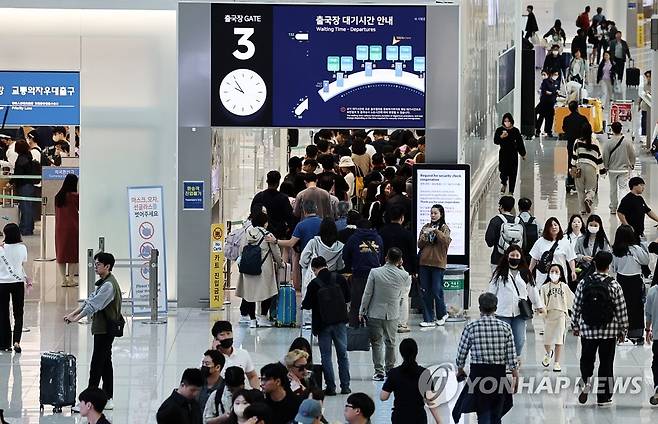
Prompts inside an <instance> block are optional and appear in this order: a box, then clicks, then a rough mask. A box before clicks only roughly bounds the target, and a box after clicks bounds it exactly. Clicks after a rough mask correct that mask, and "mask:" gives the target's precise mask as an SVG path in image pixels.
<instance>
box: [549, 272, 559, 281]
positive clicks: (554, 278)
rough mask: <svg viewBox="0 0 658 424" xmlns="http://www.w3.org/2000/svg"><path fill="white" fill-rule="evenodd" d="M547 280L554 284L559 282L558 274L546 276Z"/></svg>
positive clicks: (553, 273) (552, 273)
mask: <svg viewBox="0 0 658 424" xmlns="http://www.w3.org/2000/svg"><path fill="white" fill-rule="evenodd" d="M548 278H550V279H551V281H552V282H554V283H555V282H558V281H560V273H558V272H551V273H550V274H548Z"/></svg>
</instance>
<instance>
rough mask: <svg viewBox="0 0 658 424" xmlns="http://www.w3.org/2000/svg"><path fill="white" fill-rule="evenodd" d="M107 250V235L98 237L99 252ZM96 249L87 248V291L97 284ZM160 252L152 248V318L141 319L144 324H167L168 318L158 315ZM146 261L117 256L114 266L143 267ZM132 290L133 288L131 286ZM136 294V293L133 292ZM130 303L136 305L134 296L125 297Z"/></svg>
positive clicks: (150, 274) (150, 267) (150, 298)
mask: <svg viewBox="0 0 658 424" xmlns="http://www.w3.org/2000/svg"><path fill="white" fill-rule="evenodd" d="M104 251H105V237H99V238H98V252H97V253H100V252H104ZM95 255H96V254H95V253H94V249H87V292H88V293H91V292H92V291H93V290H94V286H95V274H96V266H95V265H94V256H95ZM159 258H160V252H159V251H158V249H151V256H150V257H149V262H148V266H149V308H150V319H148V320H145V321H140V322H141V323H142V324H166V323H167V319H166V317H165V318H160V317H159V316H158V312H159V310H158V307H159V305H158V303H159V302H158V289H159V287H160V282H159V274H160V272H159V271H160V262H159ZM143 262H144V259H143V258H127V259H123V258H115V259H114V268H129V269H132V268H141V267H142V263H143ZM131 290H132V288H131ZM133 295H134V293H133ZM124 301H127V302H129V303H132V304H133V305H134V303H135V299H134V297H129V298H126V299H124Z"/></svg>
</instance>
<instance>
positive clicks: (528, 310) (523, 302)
mask: <svg viewBox="0 0 658 424" xmlns="http://www.w3.org/2000/svg"><path fill="white" fill-rule="evenodd" d="M512 284H513V285H514V288H515V289H516V295H517V296H518V297H519V316H520V317H521V318H523V319H524V320H529V319H532V305H531V304H530V301H529V300H528V299H521V293H519V288H518V287H517V286H516V279H514V280H512ZM526 284H527V283H526ZM526 291H527V289H526Z"/></svg>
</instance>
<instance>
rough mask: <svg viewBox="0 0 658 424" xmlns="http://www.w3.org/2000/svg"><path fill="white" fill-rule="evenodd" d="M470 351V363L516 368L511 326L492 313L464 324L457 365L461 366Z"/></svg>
mask: <svg viewBox="0 0 658 424" xmlns="http://www.w3.org/2000/svg"><path fill="white" fill-rule="evenodd" d="M469 352H470V353H471V364H497V365H503V364H505V365H507V366H508V367H509V368H510V369H514V368H516V348H515V347H514V337H513V336H512V327H510V326H509V324H507V323H505V322H503V321H501V320H499V319H498V318H496V317H495V316H493V315H483V316H482V317H481V318H480V319H478V320H476V321H472V322H470V323H468V324H466V327H464V331H463V332H462V336H461V339H460V340H459V347H458V348H457V366H458V367H459V368H463V367H464V365H465V364H466V357H467V356H468V353H469Z"/></svg>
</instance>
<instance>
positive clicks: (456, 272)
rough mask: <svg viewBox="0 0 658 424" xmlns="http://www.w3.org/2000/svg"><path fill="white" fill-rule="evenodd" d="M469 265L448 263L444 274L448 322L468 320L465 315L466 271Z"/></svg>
mask: <svg viewBox="0 0 658 424" xmlns="http://www.w3.org/2000/svg"><path fill="white" fill-rule="evenodd" d="M466 271H468V266H467V265H448V266H447V267H446V271H445V274H444V275H443V299H444V301H445V303H446V308H447V310H448V318H447V319H446V321H447V322H462V321H466V318H465V316H464V273H465V272H466Z"/></svg>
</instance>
